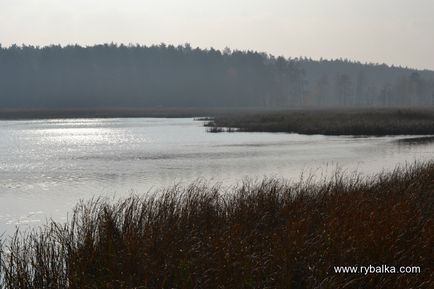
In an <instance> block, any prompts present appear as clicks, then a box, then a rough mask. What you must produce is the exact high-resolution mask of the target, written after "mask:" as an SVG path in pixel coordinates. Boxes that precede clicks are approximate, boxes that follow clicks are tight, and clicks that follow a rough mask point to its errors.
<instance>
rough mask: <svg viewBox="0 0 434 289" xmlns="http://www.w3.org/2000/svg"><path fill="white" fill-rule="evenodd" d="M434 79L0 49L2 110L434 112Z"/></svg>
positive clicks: (348, 69)
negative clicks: (372, 109) (333, 109)
mask: <svg viewBox="0 0 434 289" xmlns="http://www.w3.org/2000/svg"><path fill="white" fill-rule="evenodd" d="M433 104H434V72H433V71H418V70H414V69H408V68H402V67H394V66H387V65H384V64H381V65H380V64H362V63H359V62H351V61H348V60H319V61H315V60H311V59H307V58H289V59H285V58H283V57H274V56H271V55H267V54H265V53H258V52H253V51H238V50H236V51H231V50H230V49H225V50H223V51H219V50H215V49H199V48H192V47H191V46H190V45H188V44H186V45H183V46H172V45H165V44H161V45H154V46H140V45H128V46H126V45H117V44H104V45H95V46H88V47H82V46H78V45H70V46H64V47H62V46H56V45H52V46H47V47H34V46H16V45H13V46H10V47H1V46H0V108H11V109H21V108H22V109H28V108H50V109H53V108H54V109H56V108H102V107H104V108H110V107H135V108H139V107H219V106H220V107H231V106H232V107H240V106H252V107H307V106H316V107H323V106H333V107H336V106H337V107H355V106H360V107H370V106H373V107H390V106H415V107H416V106H432V105H433Z"/></svg>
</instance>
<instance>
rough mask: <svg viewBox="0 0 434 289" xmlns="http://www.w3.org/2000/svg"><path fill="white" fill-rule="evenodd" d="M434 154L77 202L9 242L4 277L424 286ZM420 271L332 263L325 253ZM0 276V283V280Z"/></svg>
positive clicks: (58, 284) (429, 283) (336, 259)
mask: <svg viewBox="0 0 434 289" xmlns="http://www.w3.org/2000/svg"><path fill="white" fill-rule="evenodd" d="M433 221H434V164H433V163H429V164H424V165H418V166H413V167H411V168H405V169H403V168H401V169H396V170H395V171H394V172H393V173H390V174H382V175H379V176H377V177H375V178H372V179H361V178H358V177H345V176H342V175H336V176H335V177H334V178H333V179H332V180H330V181H327V182H324V183H309V182H301V183H296V184H287V183H284V182H282V181H278V180H264V181H263V182H261V183H257V184H252V183H245V184H244V185H243V186H240V187H239V188H237V189H233V190H232V191H231V190H229V191H224V190H223V189H221V188H218V187H209V186H206V185H203V184H200V183H199V184H198V183H196V184H193V185H191V186H189V187H175V188H172V189H170V190H167V191H164V192H161V193H160V194H158V195H155V196H147V197H137V196H133V197H131V198H128V199H126V200H122V201H119V202H114V203H113V202H110V201H108V200H103V199H98V200H94V201H91V202H88V203H81V204H79V205H78V206H77V207H76V209H75V213H74V216H73V217H72V219H71V221H70V222H69V223H68V224H66V225H61V224H57V223H55V222H51V223H50V224H48V225H47V227H45V228H43V229H41V230H40V231H35V232H33V233H30V234H23V235H20V234H19V233H18V234H17V235H16V236H15V237H14V238H13V239H12V240H9V241H8V242H7V244H5V245H4V246H3V247H2V248H3V250H4V252H3V255H2V260H1V270H2V272H1V274H2V276H3V277H2V278H3V279H2V281H1V283H2V286H3V288H5V289H9V288H21V289H26V288H180V289H181V288H185V289H187V288H234V289H240V288H291V289H301V288H330V289H339V288H346V289H351V288H382V289H388V288H390V289H399V288H419V289H430V288H434V250H433V246H434V222H433ZM369 264H372V265H381V264H388V265H396V266H399V265H405V266H410V265H411V266H420V267H421V269H422V272H421V273H420V274H395V275H387V274H386V275H383V274H369V275H366V276H365V275H360V274H335V273H334V272H333V266H335V265H369ZM0 287H1V286H0Z"/></svg>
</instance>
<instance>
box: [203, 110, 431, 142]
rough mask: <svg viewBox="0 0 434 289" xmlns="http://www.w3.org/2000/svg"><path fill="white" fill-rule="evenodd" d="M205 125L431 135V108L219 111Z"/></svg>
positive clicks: (353, 133)
mask: <svg viewBox="0 0 434 289" xmlns="http://www.w3.org/2000/svg"><path fill="white" fill-rule="evenodd" d="M205 126H208V127H231V128H236V129H238V130H239V131H249V132H288V133H300V134H324V135H372V136H382V135H432V134H434V110H432V109H366V110H364V109H347V110H337V109H329V110H328V109H321V110H286V111H263V112H260V111H256V112H255V111H251V112H248V111H247V112H239V113H226V114H219V115H217V116H216V117H215V118H214V119H213V120H211V121H209V122H207V123H206V124H205Z"/></svg>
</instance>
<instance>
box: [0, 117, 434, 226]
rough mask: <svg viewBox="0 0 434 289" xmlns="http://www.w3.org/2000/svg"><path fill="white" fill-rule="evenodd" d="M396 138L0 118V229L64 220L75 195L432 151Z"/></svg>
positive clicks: (178, 123)
mask: <svg viewBox="0 0 434 289" xmlns="http://www.w3.org/2000/svg"><path fill="white" fill-rule="evenodd" d="M402 138H406V137H405V136H399V137H366V138H360V137H359V138H354V137H337V136H322V135H314V136H306V135H298V134H284V133H219V134H214V133H207V132H206V129H205V128H204V127H203V122H200V121H194V120H193V119H191V118H189V119H186V118H176V119H163V118H123V119H114V118H113V119H57V120H20V121H0V234H1V232H11V231H12V230H13V229H14V228H15V226H17V225H20V226H33V225H35V224H41V223H43V222H45V220H46V219H47V218H54V219H56V220H66V218H67V213H68V212H70V210H71V208H72V207H73V206H74V205H75V204H76V203H77V201H78V200H80V199H90V198H92V197H93V196H101V195H104V196H114V197H119V196H122V195H127V194H130V193H131V192H134V193H147V192H149V191H150V190H155V189H157V188H161V187H165V186H170V185H173V184H177V183H183V184H187V183H189V182H192V181H194V180H197V179H203V180H206V181H209V182H210V183H211V184H213V183H216V182H217V183H221V184H222V185H225V186H232V185H236V184H239V183H240V181H241V180H243V179H244V178H246V177H249V178H251V179H261V178H263V177H265V176H267V177H279V178H282V177H283V178H290V179H299V177H300V175H301V174H302V173H304V175H308V174H314V175H315V176H317V177H318V176H327V175H329V174H330V173H331V172H333V171H334V170H335V169H336V168H337V167H339V168H341V169H343V170H346V171H349V172H352V171H355V170H357V171H358V172H360V173H362V174H365V175H372V174H375V173H379V172H381V171H382V170H390V169H393V168H394V167H395V166H396V165H397V164H402V165H405V164H406V163H412V162H414V161H416V160H430V159H433V157H434V144H433V143H432V142H425V143H420V144H414V143H413V142H398V141H397V140H398V139H402Z"/></svg>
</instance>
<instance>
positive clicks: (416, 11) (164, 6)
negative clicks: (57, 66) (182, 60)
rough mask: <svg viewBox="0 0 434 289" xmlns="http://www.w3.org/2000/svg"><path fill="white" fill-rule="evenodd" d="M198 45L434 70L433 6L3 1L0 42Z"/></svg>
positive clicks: (232, 0)
mask: <svg viewBox="0 0 434 289" xmlns="http://www.w3.org/2000/svg"><path fill="white" fill-rule="evenodd" d="M103 42H117V43H140V44H147V45H149V44H158V43H161V42H165V43H170V44H183V43H186V42H189V43H191V45H192V46H199V47H202V48H207V47H215V48H219V49H222V48H224V47H226V46H227V47H230V48H236V49H243V50H244V49H252V50H259V51H265V52H269V53H272V54H275V55H284V56H293V57H295V56H310V57H312V58H320V57H324V58H338V57H343V58H350V59H355V60H361V61H368V62H370V61H372V62H385V63H388V64H398V65H403V66H410V67H417V68H429V69H434V0H286V1H284V0H213V1H207V0H172V1H168V0H154V1H151V0H0V43H2V45H3V46H7V45H10V44H13V43H16V44H23V43H24V44H36V45H47V44H52V43H55V44H70V43H79V44H95V43H103Z"/></svg>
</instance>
